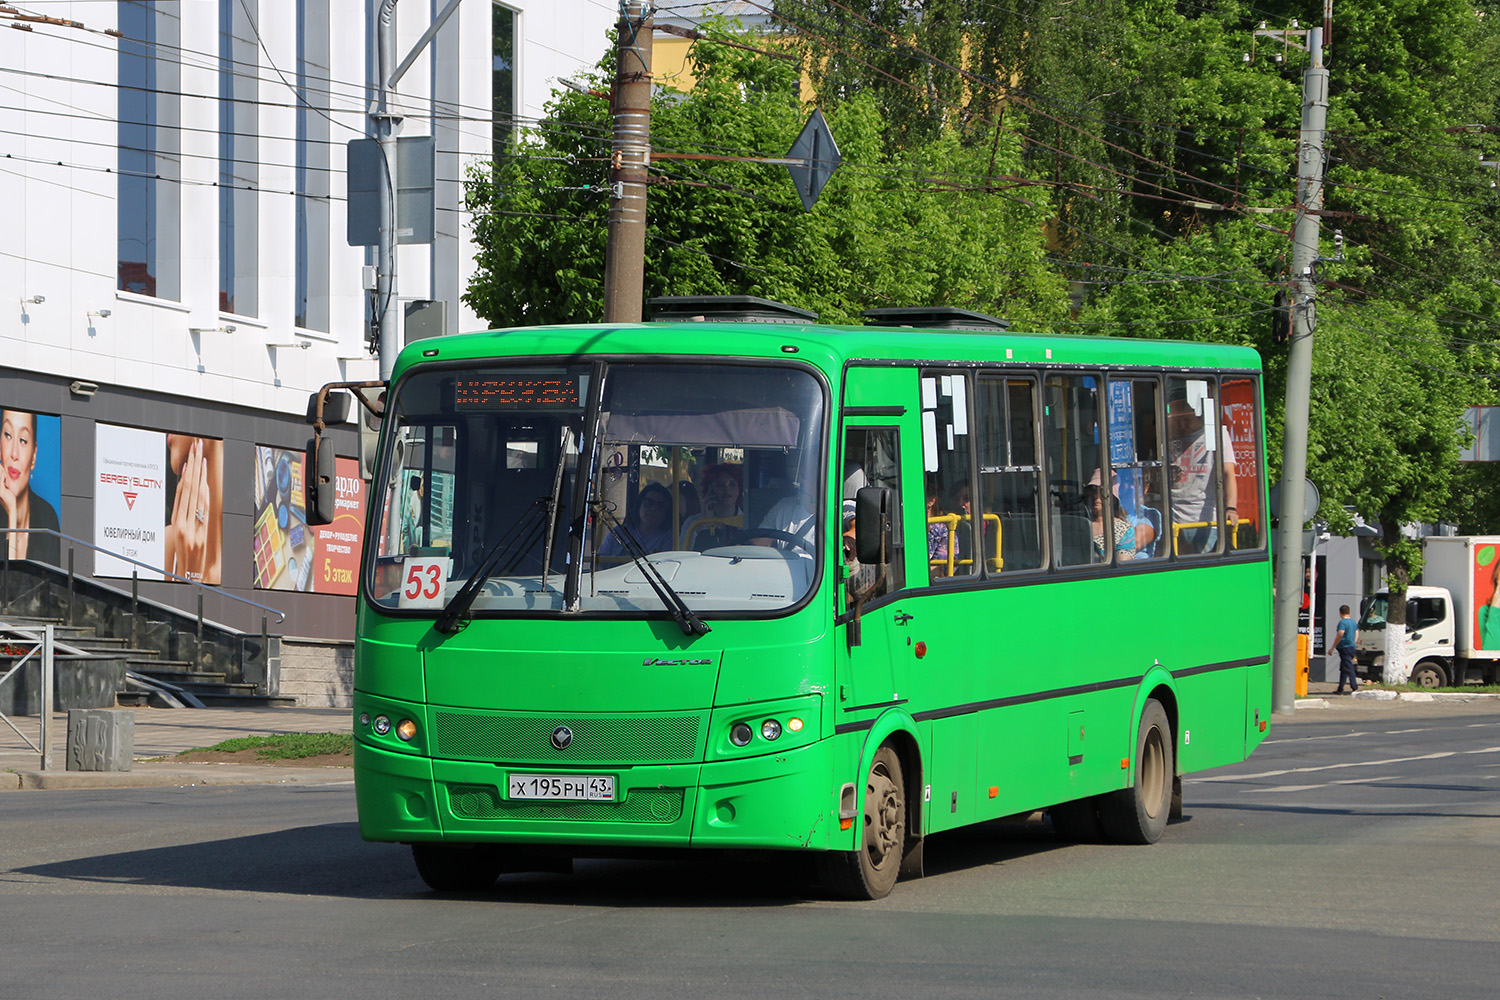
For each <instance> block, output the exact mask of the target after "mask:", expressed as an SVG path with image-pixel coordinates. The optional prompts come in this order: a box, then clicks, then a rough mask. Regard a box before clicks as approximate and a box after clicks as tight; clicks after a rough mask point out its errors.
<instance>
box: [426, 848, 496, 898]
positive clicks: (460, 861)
mask: <svg viewBox="0 0 1500 1000" xmlns="http://www.w3.org/2000/svg"><path fill="white" fill-rule="evenodd" d="M411 857H412V860H413V861H415V862H416V863H417V874H418V875H420V876H422V881H423V882H426V883H427V887H428V888H429V889H432V890H433V891H434V892H481V891H483V890H485V889H488V888H489V887H490V886H492V885H494V884H495V879H497V878H499V877H500V852H499V851H498V850H496V849H495V848H493V847H491V846H489V845H486V844H462V845H454V844H412V845H411Z"/></svg>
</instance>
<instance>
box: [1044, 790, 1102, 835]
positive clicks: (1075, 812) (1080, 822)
mask: <svg viewBox="0 0 1500 1000" xmlns="http://www.w3.org/2000/svg"><path fill="white" fill-rule="evenodd" d="M1047 817H1048V818H1049V819H1051V820H1052V832H1053V833H1054V834H1056V836H1057V839H1058V840H1061V841H1065V842H1066V843H1069V844H1099V843H1103V842H1104V826H1103V825H1102V824H1101V823H1100V822H1099V803H1098V802H1097V801H1096V800H1095V799H1094V797H1093V796H1090V797H1089V798H1086V799H1074V800H1073V801H1072V802H1059V803H1058V804H1057V805H1055V806H1053V807H1052V808H1051V809H1048V810H1047Z"/></svg>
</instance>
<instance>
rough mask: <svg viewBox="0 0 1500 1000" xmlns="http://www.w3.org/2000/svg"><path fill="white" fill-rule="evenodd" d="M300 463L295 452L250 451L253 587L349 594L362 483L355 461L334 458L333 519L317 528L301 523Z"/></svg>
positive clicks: (360, 534)
mask: <svg viewBox="0 0 1500 1000" xmlns="http://www.w3.org/2000/svg"><path fill="white" fill-rule="evenodd" d="M304 464H305V463H304V458H303V453H302V452H300V451H293V450H291V449H287V448H269V447H266V446H264V445H260V446H257V447H256V449H255V477H254V478H255V521H254V528H253V532H254V534H253V536H252V539H251V548H252V559H253V562H254V575H255V586H256V587H257V588H259V589H261V590H297V591H302V592H305V593H314V594H353V593H355V592H356V590H357V589H358V583H357V580H358V576H359V556H360V548H361V546H362V544H363V542H364V529H365V482H364V480H363V479H361V478H360V477H359V461H358V460H357V459H353V458H340V459H338V460H337V461H336V462H335V484H334V485H335V489H334V519H333V523H332V524H326V525H319V526H313V525H309V524H308V523H307V511H306V509H305V508H304V506H303V505H304V503H305V501H304V499H303V497H304V495H305V493H304V481H303V476H304Z"/></svg>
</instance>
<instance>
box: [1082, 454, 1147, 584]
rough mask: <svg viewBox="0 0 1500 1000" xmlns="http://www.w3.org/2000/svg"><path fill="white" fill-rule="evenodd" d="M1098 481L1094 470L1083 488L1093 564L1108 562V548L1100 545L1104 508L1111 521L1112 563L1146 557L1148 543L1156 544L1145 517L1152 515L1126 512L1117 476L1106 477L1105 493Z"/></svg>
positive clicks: (1127, 510)
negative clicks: (1090, 534) (1106, 490)
mask: <svg viewBox="0 0 1500 1000" xmlns="http://www.w3.org/2000/svg"><path fill="white" fill-rule="evenodd" d="M1102 478H1103V477H1102V476H1101V475H1100V474H1099V470H1098V469H1095V470H1094V475H1093V476H1092V477H1091V478H1090V479H1089V481H1088V485H1087V486H1085V487H1084V488H1083V500H1084V505H1085V507H1086V508H1087V510H1088V512H1089V526H1090V528H1091V531H1092V535H1093V539H1094V561H1095V562H1108V561H1109V557H1108V548H1107V547H1106V545H1105V543H1104V538H1105V517H1106V508H1108V509H1109V511H1108V512H1109V514H1110V517H1109V520H1110V521H1111V525H1110V528H1109V534H1111V535H1113V537H1114V551H1115V561H1116V562H1126V561H1128V560H1131V559H1148V558H1150V556H1151V552H1152V548H1151V543H1152V542H1154V541H1156V525H1155V524H1154V523H1153V522H1152V520H1151V517H1150V516H1149V514H1150V513H1154V512H1147V511H1145V510H1144V508H1142V509H1141V510H1140V511H1139V512H1137V513H1132V512H1131V511H1130V509H1129V508H1128V507H1127V506H1126V504H1125V502H1124V501H1123V500H1121V499H1120V475H1119V473H1117V472H1111V473H1110V474H1109V481H1110V492H1109V493H1108V494H1106V493H1105V492H1104V490H1103V489H1102V487H1101V486H1100V482H1101V480H1102ZM1157 516H1159V515H1157Z"/></svg>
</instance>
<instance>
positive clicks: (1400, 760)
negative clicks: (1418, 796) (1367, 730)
mask: <svg viewBox="0 0 1500 1000" xmlns="http://www.w3.org/2000/svg"><path fill="white" fill-rule="evenodd" d="M1483 753H1500V747H1484V748H1482V749H1479V750H1442V751H1439V752H1437V753H1424V754H1421V755H1419V756H1416V757H1388V758H1386V759H1385V760H1352V761H1346V762H1344V763H1341V764H1317V765H1314V766H1312V767H1284V768H1278V769H1277V770H1275V771H1258V772H1256V773H1255V774H1225V775H1213V776H1211V777H1207V778H1193V779H1191V780H1193V781H1252V780H1254V779H1256V778H1279V777H1281V776H1282V775H1284V774H1311V773H1313V772H1315V771H1337V770H1342V769H1343V768H1348V767H1386V766H1389V765H1391V764H1410V763H1411V762H1413V761H1418V760H1442V759H1444V758H1445V757H1460V756H1469V755H1472V754H1483Z"/></svg>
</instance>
